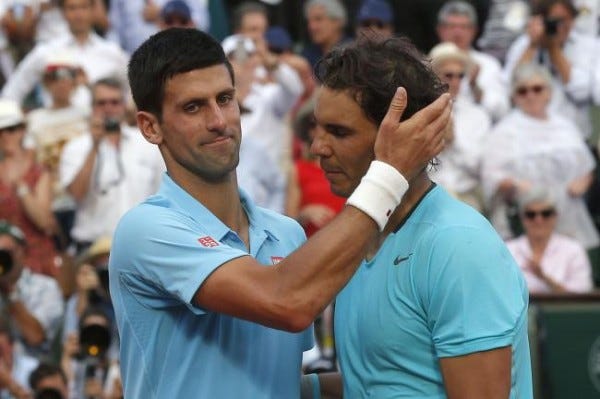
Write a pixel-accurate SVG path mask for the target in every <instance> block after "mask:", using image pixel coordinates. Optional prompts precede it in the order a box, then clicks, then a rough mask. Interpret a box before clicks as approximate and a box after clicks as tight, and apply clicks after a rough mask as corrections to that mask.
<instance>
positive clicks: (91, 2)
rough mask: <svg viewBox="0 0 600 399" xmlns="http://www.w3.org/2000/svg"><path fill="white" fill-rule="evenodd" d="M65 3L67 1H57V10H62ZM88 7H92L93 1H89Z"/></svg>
mask: <svg viewBox="0 0 600 399" xmlns="http://www.w3.org/2000/svg"><path fill="white" fill-rule="evenodd" d="M66 2H67V0H58V8H61V9H62V8H64V7H65V3H66ZM89 2H90V5H92V6H93V5H94V0H89Z"/></svg>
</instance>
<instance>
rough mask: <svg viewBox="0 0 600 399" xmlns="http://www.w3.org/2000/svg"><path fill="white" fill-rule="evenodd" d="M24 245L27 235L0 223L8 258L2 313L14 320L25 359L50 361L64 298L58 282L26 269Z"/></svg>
mask: <svg viewBox="0 0 600 399" xmlns="http://www.w3.org/2000/svg"><path fill="white" fill-rule="evenodd" d="M25 245H26V242H25V235H24V234H23V232H22V231H21V230H20V229H19V228H18V227H16V226H14V225H11V224H9V223H8V222H6V221H0V250H1V251H3V252H4V254H5V255H4V257H5V259H4V263H5V267H4V273H3V274H2V275H1V276H0V295H1V298H2V306H3V309H4V311H5V312H7V313H8V315H9V316H10V318H11V320H12V326H13V327H14V329H15V332H16V336H15V337H16V339H15V343H16V344H17V345H19V350H22V351H23V356H27V357H28V358H29V359H33V360H35V359H37V360H47V359H49V357H50V349H51V344H52V342H53V340H54V338H55V337H56V334H57V332H58V330H59V328H60V322H61V320H62V316H63V298H62V293H61V291H60V288H59V286H58V284H57V283H56V280H54V279H53V278H50V277H47V276H44V275H42V274H38V273H34V272H32V271H31V270H29V269H28V268H26V267H25V265H24V264H23V255H24V248H25Z"/></svg>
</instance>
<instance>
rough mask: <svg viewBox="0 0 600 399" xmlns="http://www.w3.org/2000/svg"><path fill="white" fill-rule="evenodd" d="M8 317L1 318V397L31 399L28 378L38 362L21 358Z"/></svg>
mask: <svg viewBox="0 0 600 399" xmlns="http://www.w3.org/2000/svg"><path fill="white" fill-rule="evenodd" d="M7 316H8V315H5V314H3V315H2V316H0V397H2V398H14V399H29V398H30V397H31V396H30V392H29V390H28V389H27V388H26V387H27V378H28V376H29V374H30V373H31V371H32V370H34V369H35V368H36V366H37V364H38V362H37V359H32V358H28V357H24V356H21V355H20V351H19V350H18V349H16V348H15V345H14V337H13V335H12V331H11V326H10V324H9V320H10V319H9V318H8V317H7Z"/></svg>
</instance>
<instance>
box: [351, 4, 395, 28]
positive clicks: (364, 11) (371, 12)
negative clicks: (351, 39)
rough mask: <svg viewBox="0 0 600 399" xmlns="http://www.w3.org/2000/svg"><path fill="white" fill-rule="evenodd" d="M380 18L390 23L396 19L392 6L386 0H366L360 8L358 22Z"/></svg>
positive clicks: (379, 19)
mask: <svg viewBox="0 0 600 399" xmlns="http://www.w3.org/2000/svg"><path fill="white" fill-rule="evenodd" d="M373 19H374V20H378V21H381V22H383V23H386V24H390V23H392V22H393V20H394V14H393V10H392V7H391V6H390V4H389V3H388V2H387V1H386V0H366V1H365V2H363V4H362V6H361V7H360V9H359V10H358V15H357V16H356V21H357V22H358V23H360V22H363V21H368V20H373Z"/></svg>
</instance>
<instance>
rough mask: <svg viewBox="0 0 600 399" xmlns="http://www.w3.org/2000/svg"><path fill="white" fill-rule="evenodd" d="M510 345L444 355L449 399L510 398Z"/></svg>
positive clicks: (442, 364)
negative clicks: (460, 354) (466, 353)
mask: <svg viewBox="0 0 600 399" xmlns="http://www.w3.org/2000/svg"><path fill="white" fill-rule="evenodd" d="M511 357H512V348H511V347H510V346H507V347H504V348H499V349H494V350H489V351H485V352H476V353H472V354H469V355H466V356H457V357H449V358H442V359H441V360H440V367H441V369H442V375H443V377H444V386H445V388H446V394H447V396H448V398H449V399H459V398H460V399H476V398H488V399H507V398H508V397H509V395H510V383H511V382H510V372H511Z"/></svg>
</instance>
